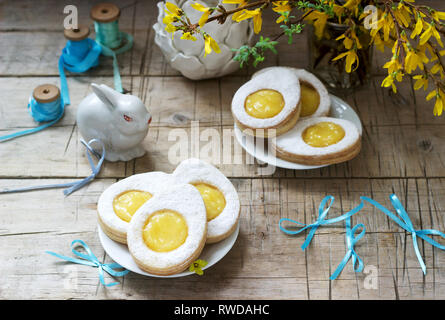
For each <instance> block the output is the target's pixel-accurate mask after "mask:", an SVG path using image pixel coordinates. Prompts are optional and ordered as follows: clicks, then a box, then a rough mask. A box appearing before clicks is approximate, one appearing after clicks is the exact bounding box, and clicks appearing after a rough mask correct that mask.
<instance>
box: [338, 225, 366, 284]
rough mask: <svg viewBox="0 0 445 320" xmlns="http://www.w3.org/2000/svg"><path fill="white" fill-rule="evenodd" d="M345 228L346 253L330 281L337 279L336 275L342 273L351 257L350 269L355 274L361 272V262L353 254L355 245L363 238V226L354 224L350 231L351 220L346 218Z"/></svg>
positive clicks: (356, 255) (357, 256)
mask: <svg viewBox="0 0 445 320" xmlns="http://www.w3.org/2000/svg"><path fill="white" fill-rule="evenodd" d="M345 226H346V246H347V247H348V251H347V252H346V254H345V256H344V258H343V260H342V261H341V262H340V264H339V265H338V267H337V269H335V271H334V273H333V274H332V275H331V276H330V277H329V279H331V280H335V279H337V277H338V275H339V274H340V273H341V272H342V270H343V269H344V267H345V266H346V264H347V263H348V261H349V259H351V257H352V267H353V270H354V271H355V272H362V271H363V266H364V265H363V260H362V259H361V258H360V257H359V255H358V254H357V253H356V252H355V249H354V246H355V244H356V243H357V242H358V241H359V240H360V239H361V238H363V236H364V235H365V230H366V228H365V226H364V225H363V224H362V223H359V224H356V225H355V226H354V227H353V228H352V229H351V218H350V217H349V218H347V219H346V220H345ZM359 228H361V231H360V233H359V234H358V235H356V233H357V231H358V229H359Z"/></svg>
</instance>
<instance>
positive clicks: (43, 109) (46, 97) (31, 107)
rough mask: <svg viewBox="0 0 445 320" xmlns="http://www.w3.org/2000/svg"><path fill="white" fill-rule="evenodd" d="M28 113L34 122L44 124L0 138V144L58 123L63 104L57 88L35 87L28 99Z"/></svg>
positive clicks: (48, 86)
mask: <svg viewBox="0 0 445 320" xmlns="http://www.w3.org/2000/svg"><path fill="white" fill-rule="evenodd" d="M28 111H29V114H30V115H31V116H32V117H33V119H34V120H35V121H37V122H46V123H45V124H42V125H41V126H38V127H36V128H32V129H27V130H22V131H18V132H14V133H11V134H8V135H4V136H0V142H4V141H7V140H11V139H14V138H17V137H21V136H24V135H27V134H31V133H35V132H38V131H41V130H43V129H46V128H48V127H50V126H52V125H53V124H55V123H56V122H57V121H59V120H60V118H62V116H63V113H64V103H63V99H61V97H60V91H59V88H57V87H56V86H54V85H52V84H43V85H40V86H38V87H36V88H35V89H34V91H33V94H32V96H31V97H30V98H29V103H28Z"/></svg>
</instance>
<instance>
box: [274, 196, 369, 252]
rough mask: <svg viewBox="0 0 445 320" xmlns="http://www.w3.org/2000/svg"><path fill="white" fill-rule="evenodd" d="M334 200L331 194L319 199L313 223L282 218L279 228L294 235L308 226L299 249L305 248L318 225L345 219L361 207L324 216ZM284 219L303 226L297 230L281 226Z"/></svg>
mask: <svg viewBox="0 0 445 320" xmlns="http://www.w3.org/2000/svg"><path fill="white" fill-rule="evenodd" d="M334 200H335V198H334V197H333V196H326V197H324V199H323V200H322V201H321V203H320V205H319V207H318V219H317V221H315V222H314V223H311V224H304V223H300V222H298V221H295V220H292V219H288V218H282V219H280V222H279V227H280V230H281V231H283V232H284V233H287V234H290V235H295V234H299V233H301V232H303V231H304V230H306V229H309V228H310V229H311V230H310V231H309V235H308V236H307V238H306V241H304V243H303V245H302V246H301V249H303V250H305V249H306V247H307V246H308V245H309V244H310V243H311V241H312V238H313V236H314V234H315V232H316V231H317V229H318V227H320V226H323V225H328V224H332V223H337V222H340V221H343V220H346V219H347V218H349V217H351V216H353V215H354V214H356V213H357V212H359V211H360V210H361V209H362V208H363V204H361V206H358V207H356V208H354V209H352V210H351V211H349V212H348V213H345V214H343V215H341V216H339V217H336V218H332V219H326V216H327V215H328V212H329V209H331V205H332V204H333V203H334ZM328 201H329V203H328ZM326 204H327V207H326ZM325 207H326V208H325ZM285 221H287V222H292V223H295V224H298V225H300V226H304V227H302V228H300V229H298V230H288V229H286V228H284V227H283V226H282V223H283V222H285Z"/></svg>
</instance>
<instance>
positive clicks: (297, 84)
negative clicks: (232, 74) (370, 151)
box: [232, 67, 361, 165]
mask: <svg viewBox="0 0 445 320" xmlns="http://www.w3.org/2000/svg"><path fill="white" fill-rule="evenodd" d="M330 109H331V99H330V97H329V93H328V91H327V90H326V87H325V86H324V85H323V83H322V82H321V81H320V80H319V79H318V78H317V77H315V76H314V75H313V74H311V73H309V72H307V71H306V70H303V69H295V68H288V67H270V68H265V69H262V70H260V71H258V72H257V73H255V74H254V75H253V77H252V79H251V80H250V81H248V82H246V83H245V84H244V85H243V86H241V87H240V88H239V89H238V91H237V92H236V93H235V95H234V97H233V100H232V114H233V117H234V119H235V123H236V124H237V126H238V128H240V129H241V130H242V131H243V133H244V134H247V135H252V136H256V137H261V138H274V139H271V142H270V143H271V147H272V148H273V150H274V151H275V152H276V155H277V157H278V158H281V159H284V160H287V161H291V162H295V163H299V164H304V165H328V164H334V163H340V162H344V161H348V160H350V159H352V158H354V157H355V156H356V155H357V154H358V153H359V152H360V149H361V136H360V133H359V131H358V129H357V127H356V126H355V125H354V124H353V123H352V122H350V121H348V120H344V119H338V118H333V117H329V113H330Z"/></svg>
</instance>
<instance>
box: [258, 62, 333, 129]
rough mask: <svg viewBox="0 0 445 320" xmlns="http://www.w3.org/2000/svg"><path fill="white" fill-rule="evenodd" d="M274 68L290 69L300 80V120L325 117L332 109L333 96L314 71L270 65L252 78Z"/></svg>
mask: <svg viewBox="0 0 445 320" xmlns="http://www.w3.org/2000/svg"><path fill="white" fill-rule="evenodd" d="M273 70H290V71H292V72H294V73H295V75H296V76H297V78H298V79H299V81H300V92H301V96H300V97H301V111H300V120H302V119H307V118H309V117H325V116H328V115H329V112H330V109H331V98H330V97H329V93H328V90H327V89H326V87H325V85H324V84H323V83H322V82H321V81H320V80H319V79H318V78H317V77H316V76H315V75H314V74H312V73H310V72H308V71H306V70H304V69H297V68H291V67H268V68H264V69H261V70H260V71H257V72H256V73H254V74H253V75H252V79H254V78H256V77H257V76H259V75H261V74H264V73H267V72H271V71H273Z"/></svg>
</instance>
